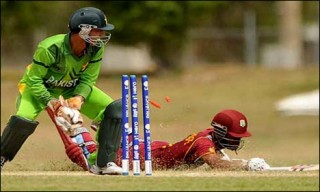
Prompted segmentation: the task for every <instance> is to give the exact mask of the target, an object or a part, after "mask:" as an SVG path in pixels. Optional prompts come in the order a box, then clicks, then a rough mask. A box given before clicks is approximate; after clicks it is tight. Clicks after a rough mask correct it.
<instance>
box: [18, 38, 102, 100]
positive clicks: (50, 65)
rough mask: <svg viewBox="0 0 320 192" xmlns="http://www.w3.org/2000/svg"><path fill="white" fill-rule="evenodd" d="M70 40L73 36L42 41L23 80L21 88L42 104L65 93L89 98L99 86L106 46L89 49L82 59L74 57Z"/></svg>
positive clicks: (90, 47) (89, 47)
mask: <svg viewBox="0 0 320 192" xmlns="http://www.w3.org/2000/svg"><path fill="white" fill-rule="evenodd" d="M69 38H70V33H68V34H59V35H55V36H51V37H48V38H46V39H44V40H43V41H41V42H40V43H39V45H38V47H37V50H36V52H35V54H34V56H33V61H32V63H31V64H30V65H29V66H28V67H27V70H26V72H25V73H24V75H23V77H22V79H21V81H20V85H23V86H20V88H23V87H24V86H27V87H28V89H29V90H30V92H31V94H32V95H33V96H34V97H35V98H37V99H38V100H39V101H40V102H41V103H42V104H45V105H46V104H47V103H48V101H49V100H51V99H53V98H57V96H59V95H63V94H64V93H66V92H68V94H71V95H81V96H83V97H84V98H85V99H86V98H87V97H88V95H89V94H90V92H91V91H92V87H93V85H94V84H95V83H96V80H97V78H98V75H99V73H100V67H101V61H102V56H103V53H104V47H94V46H88V48H87V49H86V50H85V53H84V54H83V56H81V57H77V56H74V55H73V54H72V51H71V46H70V40H69ZM70 90H71V91H72V93H70Z"/></svg>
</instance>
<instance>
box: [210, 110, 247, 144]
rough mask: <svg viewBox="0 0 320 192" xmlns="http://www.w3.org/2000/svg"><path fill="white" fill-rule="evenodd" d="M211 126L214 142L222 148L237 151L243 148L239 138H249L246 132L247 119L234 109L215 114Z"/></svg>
mask: <svg viewBox="0 0 320 192" xmlns="http://www.w3.org/2000/svg"><path fill="white" fill-rule="evenodd" d="M211 125H212V126H213V127H214V138H215V141H216V142H217V143H218V144H219V145H220V146H221V147H222V148H227V149H230V150H239V149H241V148H242V146H243V142H241V138H243V137H250V136H251V133H250V132H249V131H248V130H247V127H248V121H247V118H246V117H245V116H244V115H243V114H242V113H241V112H239V111H237V110H234V109H226V110H223V111H221V112H219V113H217V114H216V115H215V116H214V117H213V119H212V122H211Z"/></svg>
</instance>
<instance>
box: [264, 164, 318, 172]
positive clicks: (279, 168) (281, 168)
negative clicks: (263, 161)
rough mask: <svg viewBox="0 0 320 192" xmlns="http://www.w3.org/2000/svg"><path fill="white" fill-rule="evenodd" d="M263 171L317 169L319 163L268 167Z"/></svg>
mask: <svg viewBox="0 0 320 192" xmlns="http://www.w3.org/2000/svg"><path fill="white" fill-rule="evenodd" d="M264 171H319V164H313V165H296V166H290V167H270V168H269V169H265V170H264Z"/></svg>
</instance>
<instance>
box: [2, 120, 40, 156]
mask: <svg viewBox="0 0 320 192" xmlns="http://www.w3.org/2000/svg"><path fill="white" fill-rule="evenodd" d="M38 124H39V122H37V121H31V120H28V119H25V118H22V117H19V116H16V115H13V116H11V118H10V120H9V122H8V124H7V126H6V127H5V129H4V130H3V133H2V136H1V156H5V157H7V158H8V159H9V161H11V160H12V159H13V158H14V157H15V155H16V154H17V153H18V151H19V149H20V148H21V146H22V145H23V143H24V142H25V141H26V140H27V138H28V137H29V135H31V134H32V133H33V132H34V130H35V129H36V127H37V126H38Z"/></svg>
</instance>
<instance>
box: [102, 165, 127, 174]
mask: <svg viewBox="0 0 320 192" xmlns="http://www.w3.org/2000/svg"><path fill="white" fill-rule="evenodd" d="M101 173H102V174H103V175H105V174H107V175H122V168H121V167H119V166H118V165H116V164H115V163H114V162H109V163H107V166H105V167H103V168H101Z"/></svg>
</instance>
